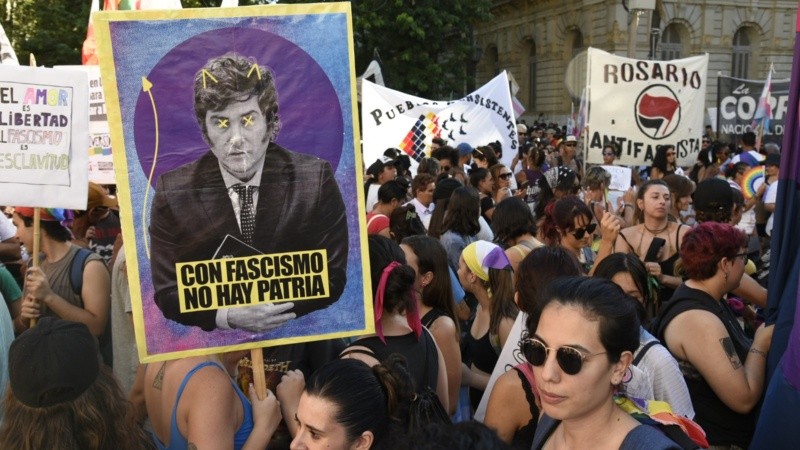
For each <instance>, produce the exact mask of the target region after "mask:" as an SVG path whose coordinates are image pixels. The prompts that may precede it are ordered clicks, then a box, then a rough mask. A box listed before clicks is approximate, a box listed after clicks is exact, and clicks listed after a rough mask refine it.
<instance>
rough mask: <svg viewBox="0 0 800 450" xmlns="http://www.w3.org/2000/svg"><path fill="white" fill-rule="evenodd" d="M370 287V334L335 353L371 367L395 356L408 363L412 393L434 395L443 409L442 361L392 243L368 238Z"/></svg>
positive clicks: (445, 393) (399, 252)
mask: <svg viewBox="0 0 800 450" xmlns="http://www.w3.org/2000/svg"><path fill="white" fill-rule="evenodd" d="M368 242H369V263H370V275H371V278H372V286H373V287H374V289H375V296H374V297H373V299H374V308H375V334H374V335H370V336H365V337H361V338H359V339H357V340H355V341H353V343H352V344H350V345H349V346H348V347H347V348H345V349H344V351H343V352H342V353H341V355H340V356H341V357H342V358H354V359H360V360H362V361H364V362H366V363H367V364H369V365H371V366H374V365H377V364H378V363H380V362H382V361H385V360H386V359H387V358H388V357H389V355H391V354H393V353H399V354H401V355H403V357H404V358H405V359H406V361H407V362H408V367H409V369H410V371H411V376H412V379H413V380H414V386H415V388H416V390H417V392H418V393H423V392H425V390H426V389H427V388H430V389H432V390H433V391H434V392H436V396H437V397H438V398H439V401H440V402H441V404H442V406H444V408H445V410H447V409H448V405H449V402H448V398H449V396H448V390H447V372H446V370H445V364H444V359H443V358H442V354H441V352H440V351H439V349H438V348H437V346H436V341H434V339H433V337H432V336H431V334H430V332H428V330H426V329H425V328H424V327H423V326H422V323H421V322H420V317H419V309H418V308H417V300H416V293H415V291H414V282H415V279H416V274H415V272H414V269H413V268H412V267H410V266H408V265H407V264H406V256H405V254H404V253H403V250H401V249H400V246H398V245H397V244H396V243H394V242H393V241H392V240H390V239H387V238H384V237H382V236H374V235H373V236H368Z"/></svg>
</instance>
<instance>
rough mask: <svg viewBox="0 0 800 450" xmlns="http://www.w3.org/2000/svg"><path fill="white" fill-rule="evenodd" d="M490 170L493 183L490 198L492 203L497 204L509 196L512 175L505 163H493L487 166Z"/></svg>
mask: <svg viewBox="0 0 800 450" xmlns="http://www.w3.org/2000/svg"><path fill="white" fill-rule="evenodd" d="M489 171H490V172H492V178H493V179H494V185H493V187H492V200H494V204H495V205H496V204H498V203H500V202H502V201H503V200H505V199H507V198H508V197H511V177H513V176H514V174H513V173H511V170H510V169H509V168H508V167H506V166H505V164H495V165H493V166H492V167H490V168H489Z"/></svg>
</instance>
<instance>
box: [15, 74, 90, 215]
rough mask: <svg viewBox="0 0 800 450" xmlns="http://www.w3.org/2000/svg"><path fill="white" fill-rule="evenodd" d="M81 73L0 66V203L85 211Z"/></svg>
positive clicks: (85, 99)
mask: <svg viewBox="0 0 800 450" xmlns="http://www.w3.org/2000/svg"><path fill="white" fill-rule="evenodd" d="M88 90H89V83H88V81H87V78H86V73H85V72H78V71H72V70H55V69H44V68H36V67H25V66H0V205H19V206H34V207H35V206H38V207H45V208H70V209H86V200H87V195H88V188H89V184H88V182H87V170H86V166H87V152H86V149H87V148H89V124H88V119H89V95H88Z"/></svg>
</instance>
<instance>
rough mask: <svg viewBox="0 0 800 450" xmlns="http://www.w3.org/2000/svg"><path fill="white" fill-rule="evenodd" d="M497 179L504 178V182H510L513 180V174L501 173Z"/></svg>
mask: <svg viewBox="0 0 800 450" xmlns="http://www.w3.org/2000/svg"><path fill="white" fill-rule="evenodd" d="M497 177H498V178H502V179H503V180H509V179H511V173H510V172H509V173H501V174H500V175H498V176H497Z"/></svg>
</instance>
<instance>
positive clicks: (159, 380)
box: [153, 362, 197, 448]
mask: <svg viewBox="0 0 800 450" xmlns="http://www.w3.org/2000/svg"><path fill="white" fill-rule="evenodd" d="M166 366H167V363H166V362H163V363H161V368H160V369H158V373H157V374H156V378H155V379H154V380H153V388H154V389H158V390H159V391H160V390H161V388H162V387H163V386H164V368H165V367H166ZM190 448H191V447H190ZM195 448H197V447H195Z"/></svg>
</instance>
